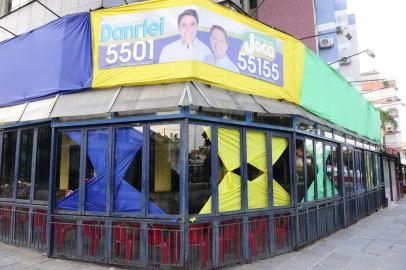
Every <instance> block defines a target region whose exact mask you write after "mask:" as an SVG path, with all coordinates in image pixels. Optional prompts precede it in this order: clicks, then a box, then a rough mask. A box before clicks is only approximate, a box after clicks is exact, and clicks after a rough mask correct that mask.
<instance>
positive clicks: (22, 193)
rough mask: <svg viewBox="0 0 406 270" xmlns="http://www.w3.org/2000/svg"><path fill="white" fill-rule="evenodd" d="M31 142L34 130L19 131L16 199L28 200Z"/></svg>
mask: <svg viewBox="0 0 406 270" xmlns="http://www.w3.org/2000/svg"><path fill="white" fill-rule="evenodd" d="M33 140H34V129H32V128H30V129H23V130H21V137H20V156H19V162H18V165H19V166H18V167H19V168H18V177H17V199H22V200H29V199H30V189H31V167H32V146H33Z"/></svg>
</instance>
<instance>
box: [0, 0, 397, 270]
mask: <svg viewBox="0 0 406 270" xmlns="http://www.w3.org/2000/svg"><path fill="white" fill-rule="evenodd" d="M156 5H157V6H156ZM190 5H193V7H195V6H196V7H195V10H194V12H193V11H190V10H191V9H190ZM186 7H188V8H187V9H186ZM165 8H177V9H179V10H181V11H182V13H180V15H179V17H178V24H179V28H180V25H181V23H180V22H181V21H182V18H183V17H182V16H189V18H192V17H194V16H195V15H193V14H195V13H196V10H197V11H198V12H201V14H203V13H204V14H205V12H209V11H208V10H211V11H213V12H214V11H215V12H220V11H221V12H224V14H225V15H227V16H228V17H229V18H232V19H235V20H237V19H238V20H240V22H241V23H242V22H244V23H246V24H247V25H249V26H250V27H253V28H252V29H254V28H255V27H257V28H255V29H263V31H270V32H272V33H271V34H270V35H271V38H270V39H267V38H263V39H261V40H262V42H265V41H266V40H268V42H269V44H268V45H269V46H271V45H272V46H275V48H277V50H276V51H277V53H276V54H275V55H274V56H273V57H271V58H269V59H272V61H273V62H272V63H273V64H274V65H273V67H274V68H273V72H274V73H272V74H274V75H273V77H272V75H271V73H270V75H269V76H270V77H271V79H269V80H267V78H265V77H267V76H265V75H264V76H265V77H264V78H262V77H258V76H259V75H258V74H257V75H256V76H254V75H253V74H251V73H253V72H251V73H249V72H248V71H247V72H248V73H243V72H242V71H243V70H244V66H243V64H241V63H243V60H241V59H240V60H241V61H242V62H238V63H239V65H238V72H235V71H231V69H232V68H233V67H232V66H231V65H230V66H228V67H222V68H219V67H215V66H214V65H211V64H208V63H203V62H201V61H200V62H199V61H195V60H196V59H194V60H193V59H192V60H193V61H184V62H182V61H180V62H177V61H174V63H172V62H168V63H167V62H165V61H166V60H165V61H161V60H159V63H155V62H151V63H149V65H133V64H131V63H130V64H123V63H117V61H118V60H117V59H120V61H121V62H126V61H125V60H128V59H127V58H125V57H124V54H127V53H128V51H127V49H128V48H127V47H128V46H129V44H127V43H123V44H121V45H120V46H121V47H120V48H121V49H120V50H117V51H114V50H115V49H114V48H116V47H115V46H116V44H115V43H114V42H116V41H117V40H120V38H123V37H124V36H125V34H123V33H124V32H120V31H124V30H123V29H127V30H128V29H129V28H123V25H124V26H126V27H129V25H128V24H123V22H122V20H127V19H128V16H127V15H128V14H130V15H133V13H134V12H135V13H136V14H137V16H138V15H139V14H141V13H139V12H140V10H141V11H145V12H147V11H151V10H152V11H154V12H156V10H158V11H160V10H165ZM205 9H207V10H205ZM137 12H138V13H137ZM162 12H163V13H162V14H166V13H164V11H162ZM142 14H143V13H142ZM185 14H186V15H185ZM113 15H114V16H116V17H114V16H113ZM91 16H92V20H90V17H91ZM126 16H127V17H126ZM151 16H152V15H151ZM154 16H155V15H153V16H152V17H148V19H143V21H142V22H143V24H142V27H143V28H144V29H147V30H145V31H146V32H144V34H145V36H144V38H148V37H146V36H148V35H150V36H156V35H159V34H160V33H161V34H162V35H163V36H164V32H165V29H166V28H165V27H164V22H166V20H167V17H165V18H164V17H163V16H158V17H157V18H158V20H156V21H153V18H156V16H155V17H154ZM240 17H242V16H241V15H240V14H237V13H236V14H234V13H233V12H231V11H227V10H225V9H224V10H223V8H222V7H218V6H217V5H216V4H214V3H212V2H206V1H200V0H199V1H193V2H189V1H186V2H185V1H179V0H177V1H150V2H146V3H140V4H135V5H129V6H128V7H125V8H115V9H111V10H101V11H96V12H94V13H92V15H89V14H84V15H83V14H82V15H74V16H70V17H69V16H68V17H65V18H62V19H60V21H59V20H58V21H55V22H53V23H51V24H50V25H47V26H45V27H43V28H41V29H39V30H37V32H35V31H34V34H31V35H30V34H28V35H27V36H25V37H24V38H27V39H30V38H33V39H35V34H36V33H43V32H41V31H45V32H46V33H53V34H54V35H55V36H57V34H55V33H54V32H50V29H52V31H55V32H57V30H55V29H59V28H58V27H59V26H60V25H63V27H60V28H61V29H62V30H61V33H62V34H61V33H59V32H58V34H61V35H62V36H63V37H64V38H63V39H55V40H53V41H52V42H55V44H53V45H52V46H54V47H55V48H59V46H57V45H58V44H59V43H58V42H62V41H60V40H63V42H65V43H66V44H65V46H64V49H63V50H62V51H59V50H56V51H52V50H50V52H49V54H54V55H56V56H58V55H59V56H60V55H62V57H61V58H58V57H56V58H52V60H53V62H54V60H55V59H60V60H61V62H60V63H62V65H61V66H59V65H58V66H57V69H56V71H55V72H56V73H57V74H59V75H60V77H59V79H58V80H54V79H55V78H54V77H53V78H52V79H49V78H46V79H43V80H42V79H39V80H33V79H32V77H30V76H27V78H28V77H30V78H28V79H27V80H22V81H23V82H18V81H16V80H14V81H12V82H10V85H11V86H9V87H11V88H13V87H14V88H15V89H16V91H15V92H13V91H10V89H8V92H7V95H5V94H3V95H5V96H3V103H2V104H3V107H2V108H0V123H1V125H2V126H1V133H0V134H1V136H0V145H1V149H0V151H1V153H2V155H1V158H0V164H1V167H0V168H1V169H0V175H1V178H0V204H1V210H0V217H1V220H2V225H1V230H0V238H1V239H2V240H3V241H5V242H11V243H15V244H17V245H22V246H28V247H33V248H36V249H39V250H42V251H46V252H47V254H48V255H49V256H53V257H62V258H70V259H78V260H86V261H97V262H102V263H109V264H120V265H130V266H134V267H146V268H190V269H200V268H208V269H209V268H217V267H221V266H225V265H231V264H235V263H241V262H249V261H252V260H255V259H258V258H262V257H267V256H274V255H277V254H281V253H286V252H289V251H292V250H295V249H297V248H300V247H302V246H304V245H306V244H308V243H311V242H313V241H316V240H317V239H320V238H322V237H324V236H326V235H328V234H330V233H332V232H334V231H337V230H339V229H343V228H345V227H347V226H349V225H351V224H353V223H355V222H357V221H358V220H359V219H360V218H362V217H364V216H366V215H369V214H371V213H373V212H375V211H378V210H379V209H380V208H381V207H382V206H384V205H386V203H387V202H386V198H389V197H388V195H389V196H391V194H392V193H391V190H392V185H391V184H387V181H389V182H388V183H392V181H394V182H395V183H396V180H392V179H395V178H394V177H395V176H394V175H395V174H396V172H395V173H393V172H392V170H391V169H390V168H391V167H390V166H392V163H393V164H395V163H394V162H395V160H396V159H395V156H394V155H391V154H388V153H386V154H385V155H383V153H382V151H381V150H382V149H381V146H380V144H379V142H378V137H379V122H376V121H375V120H376V115H377V112H376V111H374V110H373V108H372V106H370V104H369V103H367V102H366V101H364V99H363V98H362V97H361V96H360V95H358V94H357V93H353V92H352V91H355V90H354V89H352V88H351V87H350V86H348V84H347V83H346V82H343V81H342V78H340V77H339V76H338V75H337V74H335V73H334V71H332V70H331V69H330V68H328V67H327V66H326V65H325V64H324V63H322V64H321V62H320V60H318V59H317V58H316V56H314V55H312V54H311V53H310V52H309V51H308V50H307V49H305V48H304V46H303V45H301V44H300V42H299V41H297V40H294V39H293V38H291V37H289V36H287V35H285V34H283V33H279V32H277V31H276V30H269V29H266V28H265V26H263V25H259V23H256V22H252V20H250V19H247V18H240ZM195 18H196V17H195ZM192 19H193V18H192ZM194 20H195V19H194ZM202 20H203V19H202ZM117 21H118V23H117ZM195 21H196V20H195ZM127 22H128V21H126V23H127ZM102 23H103V25H104V26H103V25H102ZM90 24H92V27H93V28H92V31H90V28H89V27H90ZM99 24H100V25H99ZM201 24H204V21H203V22H201ZM117 25H119V27H118V28H117ZM132 25H133V26H134V27H135V28H131V29H138V28H139V29H138V30H137V31H141V30H140V29H141V28H140V27H141V24H132ZM113 26H114V27H116V28H113ZM137 27H138V28H137ZM193 27H195V26H193ZM77 29H80V31H79V32H80V33H79V32H78V33H79V34H78V33H75V31H77ZM113 29H118V30H113ZM220 29H221V28H219V27H211V30H210V32H214V31H221V30H220ZM252 29H251V28H249V30H250V31H251V30H252ZM208 30H209V29H208V28H204V27H202V28H201V30H199V31H200V32H201V33H198V34H200V35H201V36H200V37H201V39H202V40H205V37H204V35H206V39H207V38H208V33H209V31H208ZM58 31H59V30H58ZM98 31H99V32H98ZM137 31H136V30H134V32H131V31H130V32H127V34H128V33H133V34H134V35H136V33H138V34H140V33H141V32H137ZM258 31H259V30H258ZM273 31H275V32H273ZM90 34H91V35H92V38H93V41H92V43H91V42H90V38H89V37H90ZM211 34H212V33H211ZM186 36H187V35H186ZM225 36H227V35H225ZM72 37H74V38H73V39H72ZM78 37H81V38H78ZM86 37H87V38H89V39H88V40H87V39H86ZM180 37H182V33H180ZM198 37H199V35H198ZM75 38H76V39H79V40H80V41H83V44H79V45H80V46H79V47H77V46H78V44H77V43H78V42H75V40H76V39H75ZM98 38H100V40H99V41H100V42H101V43H103V42H104V43H105V44H101V45H100V44H98V43H97V41H95V40H96V39H98ZM169 38H171V37H169ZM233 38H235V39H236V40H237V38H236V37H235V36H233ZM213 39H214V38H213ZM86 40H87V41H86ZM168 40H169V39H168ZM168 40H167V43H168V44H169V45H168V44H167V46H173V45H171V43H169V42H170V41H168ZM210 40H211V39H210ZM36 41H37V42H40V41H38V40H36ZM234 41H235V40H234ZM19 42H20V41H19V40H18V38H17V39H15V40H11V41H9V42H8V43H7V42H6V43H3V44H0V53H2V52H7V50H13V48H14V46H15V45H18V44H19ZM137 42H141V41H137ZM142 42H144V40H143V41H142ZM154 42H155V43H158V41H156V40H155V39H153V40H152V41H148V40H147V43H145V42H144V43H134V44H138V45H139V46H140V48H141V49H142V48H144V45H145V46H147V45H148V46H152V45H151V44H155V43H154ZM160 42H162V40H161V41H160ZM175 42H176V41H175ZM211 42H212V43H213V42H216V41H211ZM235 42H236V41H235ZM79 43H80V42H79ZM131 44H132V43H131ZM134 44H133V45H134ZM142 44H144V45H142ZM146 44H147V45H146ZM230 44H231V42H230ZM275 44H276V45H275ZM68 45H69V46H68ZM138 45H137V46H138ZM52 46H51V47H52ZM103 46H107V49H106V48H104V47H103ZM134 46H136V45H134ZM199 46H202V45H199ZM241 46H242V45H241ZM90 47H93V58H92V57H89V56H88V57H86V55H87V54H86V50H89V51H90V49H91V48H90ZM66 48H69V49H70V50H71V52H70V53H71V55H73V56H72V57H66V55H67V51H65V49H66ZM145 48H147V47H145ZM151 48H152V47H151ZM151 48H150V49H151ZM154 48H155V47H154ZM219 48H221V47H219ZM223 48H224V47H223ZM267 48H268V47H267ZM269 48H271V47H269ZM104 49H106V50H105V51H103V50H104ZM112 50H113V51H114V52H113V51H112ZM213 50H214V49H213ZM241 50H243V47H241ZM269 50H271V49H269ZM164 52H165V49H162V52H161V56H160V59H164V58H165V57H167V58H170V57H171V55H167V56H165V57H163V56H162V55H164V54H165V53H164ZM42 53H44V52H43V51H42ZM103 53H104V54H106V55H104V56H106V57H104V56H103V57H100V55H103ZM131 53H134V54H136V55H137V57H138V56H139V57H140V55H144V54H143V53H142V50H141V51H139V50H137V49H134V50H133V51H132V52H131ZM257 53H258V52H257ZM3 54H4V55H6V53H3ZM22 54H24V53H22ZM128 54H129V53H128ZM89 55H90V56H91V53H90V54H89ZM146 55H148V54H146ZM149 55H151V59H155V58H156V57H155V56H154V55H153V54H149ZM241 55H243V54H241V51H240V52H239V56H241ZM255 55H256V56H255V57H257V56H258V54H255ZM115 56H117V57H115ZM144 56H145V55H144ZM214 56H215V53H214ZM214 56H213V57H214ZM229 56H230V58H231V59H232V57H231V56H232V54H231V53H230V54H229ZM268 56H269V55H268ZM268 56H267V57H268ZM33 57H34V56H33ZM120 57H121V58H120ZM123 57H124V58H123ZM154 57H155V58H154ZM244 57H245V56H244ZM250 57H251V56H250ZM264 57H265V56H264ZM278 57H279V58H278ZM295 57H297V58H295ZM84 58H86V59H87V60H89V61H88V62H86V63H84V64H83V63H79V64H78V63H76V62H75V60H77V61H82V60H83V59H84ZM265 58H266V57H265ZM100 59H102V60H100ZM247 59H251V58H247ZM252 59H254V58H252ZM252 59H251V60H252ZM255 59H257V58H255ZM258 59H262V58H258ZM267 59H268V58H267ZM269 59H268V60H267V61H271V60H269ZM278 59H279V60H278ZM113 60H114V61H113ZM251 60H249V61H248V62H246V64H247V65H248V64H249V62H250V61H251ZM44 61H45V62H46V61H47V60H46V59H44ZM91 61H93V62H91ZM103 61H104V62H103ZM128 61H130V60H128ZM128 61H127V62H128ZM154 61H155V60H154ZM230 61H231V60H230ZM261 61H262V60H258V63H265V62H261ZM278 61H279V62H278ZM6 62H7V61H6ZM181 62H182V63H181ZM58 63H59V62H58ZM65 63H66V66H68V67H70V68H71V70H70V71H69V72H67V68H66V66H65ZM266 63H271V62H266ZM280 64H283V66H284V68H282V69H277V68H278V65H280ZM27 65H30V64H29V63H27ZM75 65H77V66H75ZM267 65H268V64H266V65H265V67H266V66H267ZM47 67H48V68H50V70H51V67H52V65H51V66H47ZM92 67H93V69H92ZM3 69H4V68H3ZM9 69H10V70H11V71H8V72H12V69H13V68H12V67H11V68H10V67H9ZM250 69H252V68H250ZM264 70H268V69H267V68H265V69H264ZM269 71H270V72H271V69H269ZM58 72H59V73H58ZM156 72H160V73H156ZM239 72H241V73H243V74H237V73H239ZM258 72H259V71H258ZM261 72H262V71H261ZM302 73H303V74H302ZM261 74H262V73H261ZM265 74H266V72H265ZM277 74H279V75H283V74H284V75H283V76H279V75H278V76H276V75H277ZM317 76H320V78H318V79H317ZM44 85H47V87H44ZM22 86H24V87H26V88H24V89H28V90H27V91H25V92H24V91H23V92H21V89H22V88H21V87H22ZM327 86H329V87H330V88H327ZM78 88H79V89H81V90H82V91H79V90H78ZM96 88H102V89H96ZM312 89H314V90H312ZM325 89H329V90H330V91H331V92H330V93H328V94H325V93H324V92H326V91H325ZM337 89H339V90H340V91H341V90H342V93H341V92H337V91H336V90H337ZM19 91H20V92H19ZM38 91H39V92H40V93H42V94H39V92H38ZM326 96H330V98H329V99H326V98H325V97H326ZM335 98H337V100H334V99H335ZM343 98H345V99H346V105H348V106H349V107H348V108H349V109H348V110H346V111H344V110H342V108H341V109H340V106H341V105H343V102H344V101H343V100H344V99H343ZM333 101H334V102H333ZM351 105H352V106H351ZM355 111H356V112H357V114H354V112H355ZM385 164H386V165H385ZM388 164H389V165H388ZM271 179H272V180H271ZM388 188H389V193H388V192H387V191H388ZM385 194H386V195H385ZM390 198H392V199H393V195H392V197H390Z"/></svg>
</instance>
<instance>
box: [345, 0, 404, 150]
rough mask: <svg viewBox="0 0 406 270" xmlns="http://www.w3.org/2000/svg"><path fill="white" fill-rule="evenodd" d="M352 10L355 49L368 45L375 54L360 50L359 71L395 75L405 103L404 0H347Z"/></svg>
mask: <svg viewBox="0 0 406 270" xmlns="http://www.w3.org/2000/svg"><path fill="white" fill-rule="evenodd" d="M347 12H348V14H355V17H356V29H357V37H358V49H359V51H363V50H365V49H371V50H372V51H373V52H374V53H375V55H376V57H375V58H370V57H368V56H367V55H366V54H361V55H360V56H359V57H360V62H361V72H364V71H371V70H374V69H375V70H377V71H380V72H381V73H383V74H385V75H386V77H388V78H389V79H395V80H396V84H397V86H398V95H399V97H400V98H401V99H402V101H403V102H404V103H405V104H406V1H404V0H385V1H383V0H347ZM399 124H400V128H401V131H402V141H403V142H406V107H402V109H401V112H400V123H399Z"/></svg>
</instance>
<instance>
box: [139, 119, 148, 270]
mask: <svg viewBox="0 0 406 270" xmlns="http://www.w3.org/2000/svg"><path fill="white" fill-rule="evenodd" d="M142 137H143V142H142V176H141V178H142V187H141V189H142V192H141V200H142V214H143V216H144V217H146V216H147V215H148V211H149V209H148V205H149V203H148V201H149V200H148V196H149V173H150V167H149V166H150V164H149V162H150V153H149V152H150V126H149V125H144V126H143V131H142ZM140 256H141V264H142V265H143V266H145V267H146V266H147V265H148V224H147V223H146V222H142V223H141V250H140Z"/></svg>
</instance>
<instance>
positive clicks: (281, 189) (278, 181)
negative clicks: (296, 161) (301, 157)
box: [272, 137, 291, 206]
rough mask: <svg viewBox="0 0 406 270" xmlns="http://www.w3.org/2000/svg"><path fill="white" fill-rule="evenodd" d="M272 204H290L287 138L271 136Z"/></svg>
mask: <svg viewBox="0 0 406 270" xmlns="http://www.w3.org/2000/svg"><path fill="white" fill-rule="evenodd" d="M272 172H273V179H274V180H275V181H273V194H274V206H288V205H290V191H291V190H290V163H289V147H288V140H287V138H284V137H272Z"/></svg>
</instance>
